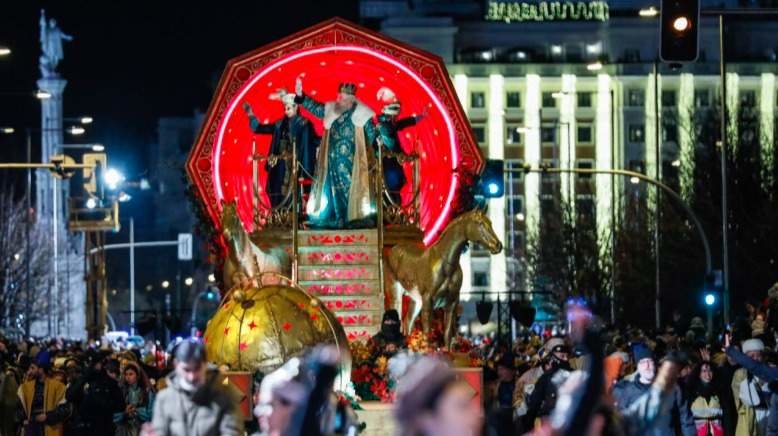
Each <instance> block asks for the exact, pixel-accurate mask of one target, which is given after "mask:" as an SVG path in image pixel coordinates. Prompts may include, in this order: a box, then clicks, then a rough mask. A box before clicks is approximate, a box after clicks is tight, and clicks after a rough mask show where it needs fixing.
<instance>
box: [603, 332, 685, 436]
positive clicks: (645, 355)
mask: <svg viewBox="0 0 778 436" xmlns="http://www.w3.org/2000/svg"><path fill="white" fill-rule="evenodd" d="M632 353H633V356H634V360H635V362H636V363H637V367H638V369H637V374H636V377H635V380H621V381H620V382H618V383H616V386H615V387H614V388H613V398H614V399H615V400H616V408H617V409H618V410H619V411H620V412H622V413H626V412H627V411H629V410H630V408H632V406H633V405H634V404H635V403H637V401H638V400H639V399H640V398H644V396H646V395H648V394H649V392H650V391H651V387H652V385H653V383H654V379H655V377H656V363H655V361H654V354H653V352H652V351H651V349H650V348H648V346H647V345H645V344H643V343H638V344H635V345H634V346H633V350H632ZM671 395H672V401H671V402H670V403H669V404H670V407H669V410H668V413H665V414H663V415H662V416H661V417H660V418H658V420H657V422H655V423H654V424H653V425H652V429H651V433H649V434H650V435H655V436H660V435H661V436H665V435H673V434H675V430H674V429H675V428H680V430H681V434H683V436H696V435H697V427H696V426H695V424H694V417H693V416H692V414H691V412H690V411H689V407H688V405H687V404H686V401H685V399H684V398H683V394H682V393H681V389H680V387H678V386H677V385H675V386H674V387H672V388H671Z"/></svg>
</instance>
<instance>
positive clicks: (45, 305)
mask: <svg viewBox="0 0 778 436" xmlns="http://www.w3.org/2000/svg"><path fill="white" fill-rule="evenodd" d="M25 204H26V201H25V199H24V198H18V197H16V196H15V195H14V190H13V189H12V188H10V187H8V186H7V185H6V186H5V187H4V189H0V326H2V327H4V328H9V327H10V328H18V329H21V330H23V329H24V326H25V318H24V317H25V314H26V313H27V312H28V311H27V292H28V291H27V290H28V283H27V257H26V256H27V253H28V252H29V253H30V258H29V268H30V274H29V276H30V286H29V290H30V310H29V317H30V319H29V322H30V323H33V322H35V321H38V320H41V319H44V318H45V316H46V314H47V312H48V311H49V308H50V307H51V306H52V305H55V303H56V302H50V301H47V300H46V295H47V294H46V289H47V288H48V286H49V285H50V278H51V274H52V271H51V269H52V268H51V242H50V240H49V235H48V234H47V228H46V226H45V225H44V224H42V223H32V224H31V227H30V238H29V243H30V247H29V250H27V237H26V230H27V228H26V226H27V220H28V219H32V220H34V217H32V216H31V215H32V211H27V210H26V206H25Z"/></svg>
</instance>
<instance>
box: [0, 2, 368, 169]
mask: <svg viewBox="0 0 778 436" xmlns="http://www.w3.org/2000/svg"><path fill="white" fill-rule="evenodd" d="M203 4H208V5H210V6H203ZM41 7H44V8H46V14H47V17H53V18H55V19H57V21H58V23H59V25H60V27H61V28H62V29H63V31H64V32H65V33H67V34H69V35H72V36H73V37H74V38H75V39H74V41H72V42H65V46H64V51H65V59H64V61H63V62H62V63H60V65H59V71H60V74H61V75H62V76H63V77H64V78H65V79H67V81H68V85H67V88H66V89H65V99H64V101H65V103H64V111H65V116H66V117H75V116H80V115H82V114H85V115H91V116H93V117H94V119H95V123H94V124H93V125H92V126H90V127H89V128H88V132H87V134H86V135H83V136H81V137H79V138H72V137H70V138H68V137H67V135H66V138H65V142H69V143H73V142H79V143H80V142H90V143H91V142H100V143H103V144H105V145H106V146H107V147H108V149H109V159H111V160H112V161H113V162H116V163H117V164H118V163H119V162H121V165H120V166H121V167H122V168H123V169H124V170H125V172H126V173H127V174H129V175H132V174H133V173H134V174H138V173H140V172H142V171H143V169H144V166H145V164H146V163H147V155H148V153H147V147H148V144H150V143H153V142H154V141H155V138H156V121H157V119H158V118H159V117H161V116H188V115H191V114H192V113H193V112H194V110H195V109H200V110H203V111H204V110H205V109H206V108H207V106H208V104H209V102H210V99H211V96H212V94H213V90H214V89H213V88H214V86H215V84H216V82H217V81H218V78H219V77H220V75H221V71H222V69H223V68H224V65H225V64H226V62H227V60H228V59H230V58H232V57H235V56H238V55H240V54H243V53H245V52H247V51H250V50H252V49H255V48H257V47H260V46H262V45H264V44H266V43H269V42H272V41H273V40H276V39H278V38H281V37H283V36H285V35H288V34H290V33H293V32H296V31H299V30H302V29H304V28H306V27H308V26H310V25H313V24H315V23H318V22H320V21H322V20H325V19H328V18H331V17H334V16H340V17H343V18H346V19H350V20H356V18H357V12H358V6H357V2H356V1H340V0H338V1H321V0H319V1H308V0H306V1H300V0H294V1H291V0H287V1H254V2H227V1H218V2H216V1H211V2H191V1H190V2H183V1H123V0H122V1H50V2H31V1H30V2H28V1H14V2H6V4H4V5H3V8H2V12H0V45H4V46H9V47H10V48H11V49H12V50H13V53H12V54H11V56H9V57H4V58H0V126H13V127H15V128H16V129H17V134H16V135H14V137H10V138H9V137H3V138H0V160H3V161H10V160H22V159H24V146H23V135H22V134H21V133H19V132H20V131H21V130H23V128H24V127H28V126H29V127H39V125H40V105H39V103H38V102H37V101H36V100H35V99H34V98H32V96H31V95H30V96H29V97H27V96H7V95H3V94H4V93H8V92H13V93H17V92H22V91H30V92H31V91H32V90H34V89H35V88H36V85H35V81H36V80H37V79H38V78H39V77H40V73H39V71H38V61H37V59H38V56H39V54H40V45H39V42H38V39H39V28H38V20H39V18H40V8H41ZM38 141H39V139H38V138H36V139H35V140H34V144H35V145H37V144H38Z"/></svg>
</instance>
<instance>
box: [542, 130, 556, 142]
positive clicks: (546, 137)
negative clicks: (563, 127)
mask: <svg viewBox="0 0 778 436" xmlns="http://www.w3.org/2000/svg"><path fill="white" fill-rule="evenodd" d="M540 142H542V143H544V144H553V143H555V142H556V128H554V126H543V127H541V128H540Z"/></svg>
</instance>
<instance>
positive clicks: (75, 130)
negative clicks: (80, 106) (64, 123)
mask: <svg viewBox="0 0 778 436" xmlns="http://www.w3.org/2000/svg"><path fill="white" fill-rule="evenodd" d="M84 132H86V129H84V128H83V127H81V126H71V127H70V128H69V129H68V133H70V134H71V135H75V136H78V135H83V134H84Z"/></svg>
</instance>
